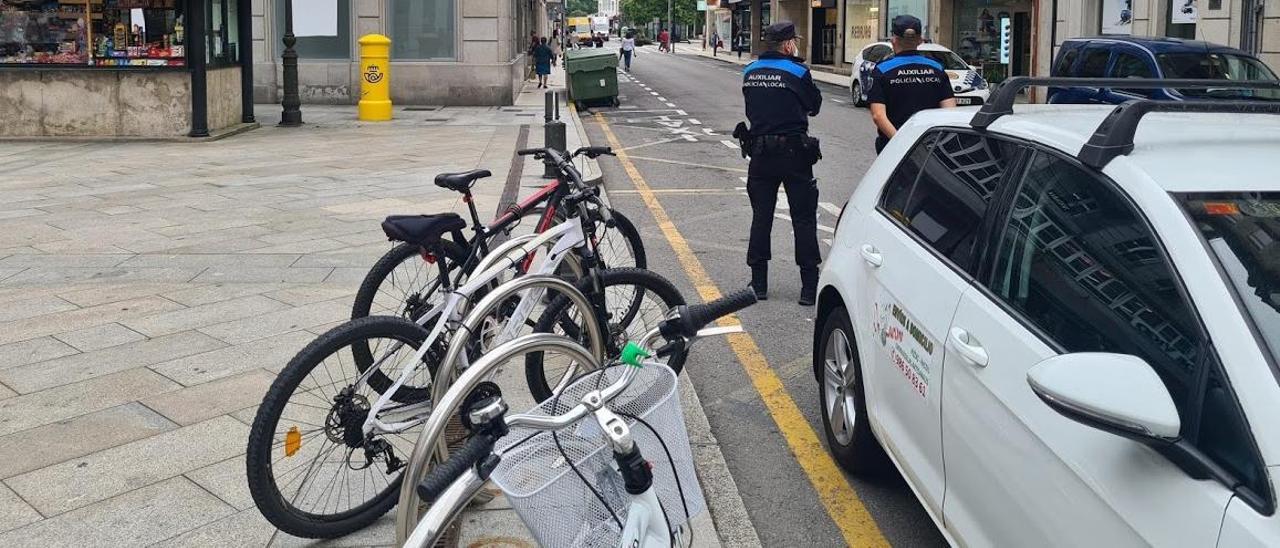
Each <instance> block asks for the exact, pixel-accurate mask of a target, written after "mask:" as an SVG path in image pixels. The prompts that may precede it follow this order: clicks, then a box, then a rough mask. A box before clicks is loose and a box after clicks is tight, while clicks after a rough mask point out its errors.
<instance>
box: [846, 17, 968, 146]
mask: <svg viewBox="0 0 1280 548" xmlns="http://www.w3.org/2000/svg"><path fill="white" fill-rule="evenodd" d="M890 27H891V33H892V34H893V36H892V37H891V38H890V42H891V43H892V44H893V56H892V57H889V58H888V59H885V60H883V61H881V62H880V63H879V64H877V65H876V68H875V69H874V70H872V71H871V85H870V86H869V87H868V88H867V102H868V103H870V105H871V121H872V122H875V125H876V130H877V131H878V132H879V134H878V135H877V136H876V154H879V153H880V151H881V150H884V147H885V145H888V144H889V139H891V138H893V136H894V134H896V133H897V132H898V128H900V127H902V124H904V123H906V121H907V120H908V119H909V118H911V116H912V115H914V114H915V113H917V112H920V111H922V110H927V109H931V108H951V107H954V106H956V99H955V95H954V94H953V93H952V92H951V83H950V79H949V78H948V77H947V73H946V72H945V71H943V70H942V64H941V63H939V62H937V61H934V60H933V59H930V58H928V57H925V56H923V55H920V53H919V52H917V51H916V48H918V47H920V43H921V42H923V40H924V36H923V34H922V30H923V29H921V24H920V19H918V18H916V17H915V16H913V15H905V14H904V15H899V16H897V17H894V18H893V23H892V24H891V25H890Z"/></svg>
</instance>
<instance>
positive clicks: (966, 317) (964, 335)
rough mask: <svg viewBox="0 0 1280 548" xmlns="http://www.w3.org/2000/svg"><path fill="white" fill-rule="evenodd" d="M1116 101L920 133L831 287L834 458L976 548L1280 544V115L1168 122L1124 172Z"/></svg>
mask: <svg viewBox="0 0 1280 548" xmlns="http://www.w3.org/2000/svg"><path fill="white" fill-rule="evenodd" d="M992 101H993V102H994V101H995V99H994V98H993V100H992ZM1231 108H1234V109H1236V110H1237V111H1239V110H1240V109H1239V107H1238V106H1235V105H1227V104H1224V105H1223V109H1231ZM1113 109H1114V107H1110V106H1102V105H1096V106H1076V105H1018V106H1017V108H1016V112H1015V113H1013V114H1007V115H1004V116H1002V117H999V118H998V119H996V120H995V122H994V123H992V124H991V125H989V126H988V127H985V128H981V129H974V128H972V127H971V121H972V120H973V117H974V113H973V112H972V111H967V112H966V111H965V110H958V109H935V110H928V111H924V112H921V113H919V114H917V115H916V116H914V117H912V119H911V120H910V121H909V122H907V123H906V124H905V125H904V126H903V127H902V128H901V129H900V130H899V131H898V133H897V135H896V136H895V137H894V138H893V139H892V140H891V141H890V142H889V145H888V147H886V148H885V149H884V151H883V153H882V154H881V155H880V156H879V158H878V159H877V160H876V161H875V163H874V164H873V165H872V166H871V168H870V169H869V171H868V172H867V174H866V176H865V177H864V178H863V179H862V181H861V183H860V184H859V185H858V186H857V187H856V189H855V190H854V192H853V194H852V197H851V198H850V199H849V201H848V203H847V204H846V205H845V207H844V210H843V211H842V212H841V213H840V216H839V219H838V220H837V228H836V233H835V237H834V241H833V245H832V248H831V253H830V255H829V257H828V258H827V260H826V261H825V262H824V267H825V268H824V269H823V271H822V275H821V279H820V282H819V291H820V292H819V298H818V303H817V308H816V317H815V325H816V329H815V334H814V346H813V352H814V355H813V357H814V362H813V365H814V374H815V376H816V379H817V381H818V384H819V386H820V388H819V398H820V405H821V414H822V422H823V426H824V430H825V435H826V439H827V444H828V447H829V449H830V451H831V453H832V455H833V456H834V457H835V458H836V460H837V461H838V462H840V464H841V465H843V466H844V467H845V468H846V469H847V470H849V471H850V472H852V473H854V474H857V475H864V476H875V475H877V474H883V473H885V471H886V470H892V468H891V467H896V468H897V470H898V471H899V472H901V475H902V476H903V477H904V478H905V479H906V481H907V483H908V484H910V486H911V489H912V491H913V492H914V493H915V494H916V496H917V497H918V498H919V499H920V501H921V503H922V505H923V506H924V508H925V509H926V510H927V512H928V513H929V514H930V516H931V517H932V518H933V520H934V523H935V524H936V525H937V527H938V528H939V529H940V530H941V531H942V533H943V534H944V535H945V536H946V537H947V539H948V541H949V542H950V543H952V544H953V545H959V546H1046V545H1055V546H1147V545H1152V546H1201V547H1206V546H1208V547H1211V546H1222V547H1226V546H1231V547H1236V546H1259V547H1261V546H1280V516H1278V515H1277V514H1276V496H1277V493H1278V492H1280V484H1277V478H1280V421H1278V420H1276V417H1278V416H1280V381H1278V380H1277V379H1280V369H1278V368H1277V364H1280V181H1278V180H1277V179H1276V178H1275V177H1273V176H1269V175H1263V176H1250V175H1251V174H1274V173H1280V140H1277V139H1276V138H1275V136H1276V135H1277V134H1280V117H1277V116H1273V115H1268V114H1241V113H1206V114H1185V113H1181V114H1166V113H1159V112H1154V113H1150V114H1147V115H1146V117H1145V118H1143V119H1141V121H1140V124H1139V125H1138V126H1137V133H1136V148H1133V147H1130V148H1131V149H1132V152H1129V153H1128V154H1127V155H1119V156H1116V157H1114V158H1113V159H1108V156H1106V154H1110V155H1112V156H1114V155H1116V154H1123V153H1122V151H1123V150H1124V147H1123V146H1120V147H1117V148H1110V149H1106V148H1100V149H1096V150H1095V149H1092V148H1091V149H1090V150H1092V152H1094V153H1098V154H1102V155H1103V156H1102V158H1103V161H1101V162H1099V156H1098V154H1095V155H1092V156H1090V155H1087V154H1084V153H1082V150H1083V149H1085V148H1086V147H1085V146H1084V145H1085V144H1086V142H1089V141H1090V140H1091V136H1092V135H1093V134H1094V132H1095V131H1098V130H1099V129H1098V128H1099V127H1100V126H1101V125H1102V124H1103V121H1104V119H1108V116H1109V115H1111V113H1112V111H1113ZM997 110H998V109H997ZM1125 112H1126V113H1128V114H1129V115H1133V114H1140V113H1141V111H1140V109H1130V110H1127V111H1125ZM1123 125H1124V124H1122V123H1119V124H1117V125H1116V126H1108V127H1120V126H1123ZM1193 127H1194V129H1192V128H1193ZM1103 133H1104V135H1105V134H1107V133H1106V132H1103ZM1130 138H1131V139H1132V136H1130ZM1099 151H1101V152H1099ZM886 456H887V459H886ZM944 493H945V497H944Z"/></svg>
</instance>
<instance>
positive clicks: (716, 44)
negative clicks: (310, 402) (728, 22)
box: [711, 30, 720, 57]
mask: <svg viewBox="0 0 1280 548" xmlns="http://www.w3.org/2000/svg"><path fill="white" fill-rule="evenodd" d="M718 49H720V33H719V32H716V31H714V30H713V31H711V56H712V57H715V56H716V50H718Z"/></svg>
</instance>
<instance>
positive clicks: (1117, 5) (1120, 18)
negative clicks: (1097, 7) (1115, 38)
mask: <svg viewBox="0 0 1280 548" xmlns="http://www.w3.org/2000/svg"><path fill="white" fill-rule="evenodd" d="M1174 1H1178V0H1174ZM1132 33H1133V0H1102V34H1111V35H1124V36H1128V35H1130V34H1132Z"/></svg>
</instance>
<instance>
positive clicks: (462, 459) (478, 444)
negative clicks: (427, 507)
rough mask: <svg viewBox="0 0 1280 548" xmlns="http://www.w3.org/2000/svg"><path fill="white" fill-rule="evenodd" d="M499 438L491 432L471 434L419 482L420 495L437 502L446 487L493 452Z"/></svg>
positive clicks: (427, 500)
mask: <svg viewBox="0 0 1280 548" xmlns="http://www.w3.org/2000/svg"><path fill="white" fill-rule="evenodd" d="M497 441H498V438H497V437H495V436H493V435H490V434H484V433H480V434H476V435H474V436H471V438H470V439H468V440H467V442H466V443H465V444H463V445H462V447H460V448H459V449H458V450H457V451H455V452H454V453H452V454H450V455H449V458H448V459H446V460H445V461H444V462H442V463H440V464H438V465H436V467H435V468H432V469H431V471H430V472H428V473H427V476H426V477H425V478H423V479H422V483H419V484H418V496H419V497H422V500H423V501H426V502H435V500H436V498H438V497H439V496H440V495H441V494H442V493H444V491H445V489H448V488H449V486H450V485H452V484H453V482H455V481H457V480H458V478H460V477H462V474H463V473H464V472H466V471H467V469H468V468H471V467H473V466H475V465H476V464H478V463H479V462H480V461H481V460H482V459H484V458H485V457H486V456H488V455H489V454H491V453H493V445H494V443H496V442H497Z"/></svg>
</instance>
